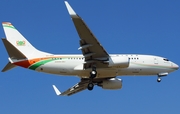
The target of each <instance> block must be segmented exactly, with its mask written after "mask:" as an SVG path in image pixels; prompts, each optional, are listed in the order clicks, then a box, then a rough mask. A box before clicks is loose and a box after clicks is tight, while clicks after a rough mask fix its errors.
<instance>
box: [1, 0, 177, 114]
mask: <svg viewBox="0 0 180 114" xmlns="http://www.w3.org/2000/svg"><path fill="white" fill-rule="evenodd" d="M68 2H69V3H70V5H71V6H72V7H73V9H74V10H75V11H76V12H77V13H78V14H79V15H80V16H81V17H82V18H83V19H84V21H85V22H86V24H87V25H88V26H89V28H90V29H91V30H92V32H93V33H94V35H95V36H96V37H97V38H98V40H99V41H100V42H101V44H102V45H103V46H104V48H105V49H106V50H107V51H108V53H137V54H152V55H158V56H163V57H167V58H169V59H170V60H172V61H173V62H175V63H177V64H178V65H180V59H179V44H180V43H179V42H180V40H179V38H180V21H179V20H180V7H179V6H180V1H178V0H163V1H162V0H146V1H145V0H136V1H134V0H126V1H124V0H113V1H112V0H104V1H100V0H99V1H97V0H91V1H85V0H78V1H75V0H69V1H68ZM4 21H10V22H11V23H12V24H13V25H14V26H15V27H16V28H17V29H18V30H19V31H20V32H21V33H22V34H23V35H24V36H25V37H26V38H27V39H28V40H29V41H30V42H31V43H32V44H33V45H34V46H35V47H36V48H38V49H40V50H43V51H46V52H51V53H55V54H69V53H73V54H80V53H81V51H79V50H78V47H79V37H78V34H77V32H76V30H75V27H74V25H73V23H72V21H71V19H70V16H69V14H68V12H67V9H66V7H65V5H64V1H63V0H53V2H52V1H50V0H49V1H48V0H38V1H37V0H26V1H24V0H15V1H12V0H11V1H10V0H9V1H8V0H1V3H0V22H4ZM0 37H2V38H3V37H5V35H4V31H3V29H2V27H0ZM0 52H1V64H0V68H1V69H3V67H4V66H5V65H6V63H7V62H8V59H7V57H8V55H7V53H6V50H5V48H4V46H3V43H0ZM119 78H122V79H123V88H122V89H121V90H117V91H110V90H103V89H101V88H99V87H95V88H94V90H93V91H88V90H85V91H83V92H81V93H78V94H75V95H73V96H70V97H58V96H56V95H55V93H54V91H53V89H52V86H51V85H52V84H55V85H57V87H58V88H59V89H60V90H61V91H64V90H66V89H68V88H69V87H71V86H73V85H74V84H75V83H77V82H78V81H79V78H77V77H65V76H56V75H51V74H44V73H38V72H34V71H31V70H27V69H23V68H15V69H13V70H10V71H8V72H5V73H1V74H0V114H15V113H16V114H32V113H34V114H37V113H43V114H50V113H52V114H59V113H62V114H68V113H79V114H84V113H86V114H92V113H124V114H125V113H137V114H138V113H139V114H143V113H145V114H152V113H153V114H169V113H172V114H178V113H180V108H179V106H180V89H179V88H180V84H179V80H180V72H179V71H175V72H173V73H171V74H169V75H168V76H167V77H164V78H163V79H162V82H161V83H157V82H156V79H157V77H156V76H147V77H140V76H127V77H126V76H122V77H119Z"/></svg>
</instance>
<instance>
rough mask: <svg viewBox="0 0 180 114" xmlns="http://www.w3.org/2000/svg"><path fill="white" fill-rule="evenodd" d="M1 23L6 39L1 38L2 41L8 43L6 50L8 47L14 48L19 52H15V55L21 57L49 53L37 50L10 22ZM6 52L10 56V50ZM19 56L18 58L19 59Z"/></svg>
mask: <svg viewBox="0 0 180 114" xmlns="http://www.w3.org/2000/svg"><path fill="white" fill-rule="evenodd" d="M2 25H3V28H4V32H5V35H6V39H7V41H5V40H4V39H3V43H4V44H8V46H5V47H6V49H7V51H8V48H10V47H11V48H14V50H16V52H18V51H19V53H18V54H17V53H16V55H19V56H21V57H23V56H24V57H25V58H32V57H34V56H38V55H39V56H41V55H47V54H48V55H49V53H45V52H41V51H39V50H37V49H36V48H35V47H33V46H32V45H31V43H29V42H28V40H26V38H24V36H23V35H22V34H21V33H19V31H18V30H17V29H16V28H15V27H14V26H13V25H12V24H11V23H10V22H3V23H2ZM10 45H11V46H10ZM7 47H8V48H7ZM8 54H9V56H10V57H11V55H12V51H11V52H9V51H8ZM14 54H15V52H14ZM21 57H20V58H19V59H21ZM24 57H23V58H24Z"/></svg>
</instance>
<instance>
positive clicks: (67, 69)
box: [36, 62, 76, 75]
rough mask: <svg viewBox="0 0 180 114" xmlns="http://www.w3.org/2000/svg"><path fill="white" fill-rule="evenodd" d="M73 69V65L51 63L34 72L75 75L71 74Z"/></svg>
mask: <svg viewBox="0 0 180 114" xmlns="http://www.w3.org/2000/svg"><path fill="white" fill-rule="evenodd" d="M74 67H75V65H74V64H66V63H55V62H51V63H47V64H44V65H42V66H40V67H38V68H37V69H36V70H37V71H39V72H45V73H50V74H58V75H76V74H74V72H73V69H74Z"/></svg>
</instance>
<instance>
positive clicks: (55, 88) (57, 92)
mask: <svg viewBox="0 0 180 114" xmlns="http://www.w3.org/2000/svg"><path fill="white" fill-rule="evenodd" d="M52 86H53V88H54V91H55V93H56V95H58V96H59V95H61V92H60V91H59V90H58V88H57V87H56V86H55V85H52Z"/></svg>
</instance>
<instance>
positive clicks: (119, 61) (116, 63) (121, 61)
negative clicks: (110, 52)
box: [109, 56, 129, 68]
mask: <svg viewBox="0 0 180 114" xmlns="http://www.w3.org/2000/svg"><path fill="white" fill-rule="evenodd" d="M109 67H120V68H127V67H129V58H128V57H127V56H111V57H109Z"/></svg>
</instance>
